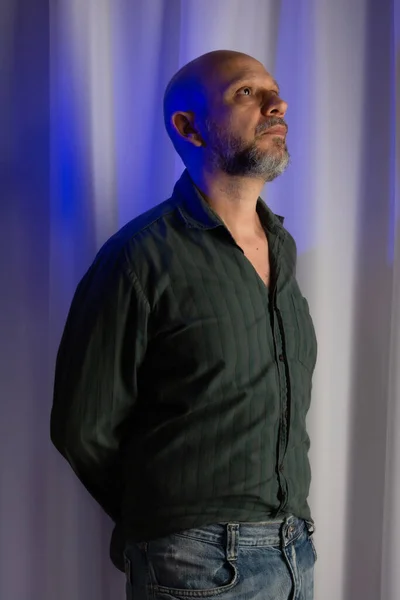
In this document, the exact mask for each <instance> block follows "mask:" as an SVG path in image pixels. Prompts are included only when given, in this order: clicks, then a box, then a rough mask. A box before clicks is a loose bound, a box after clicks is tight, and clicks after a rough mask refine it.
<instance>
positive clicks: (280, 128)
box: [263, 125, 287, 136]
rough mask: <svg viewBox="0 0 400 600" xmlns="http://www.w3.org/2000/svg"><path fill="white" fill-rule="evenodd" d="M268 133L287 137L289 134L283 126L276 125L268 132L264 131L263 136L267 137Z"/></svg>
mask: <svg viewBox="0 0 400 600" xmlns="http://www.w3.org/2000/svg"><path fill="white" fill-rule="evenodd" d="M267 133H270V134H272V135H283V136H285V135H286V134H287V129H286V127H284V126H283V125H274V127H269V128H268V129H267V130H266V131H264V134H263V135H266V134H267Z"/></svg>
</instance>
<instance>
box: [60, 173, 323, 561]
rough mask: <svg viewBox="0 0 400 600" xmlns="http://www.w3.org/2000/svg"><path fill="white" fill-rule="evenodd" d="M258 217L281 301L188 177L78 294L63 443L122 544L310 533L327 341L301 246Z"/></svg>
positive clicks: (133, 228)
mask: <svg viewBox="0 0 400 600" xmlns="http://www.w3.org/2000/svg"><path fill="white" fill-rule="evenodd" d="M257 211H258V214H259V216H260V219H261V222H262V224H263V226H264V228H265V231H266V234H267V237H268V242H269V248H270V260H271V273H272V284H271V288H270V289H268V288H267V287H266V286H265V284H264V283H263V281H262V280H261V279H260V277H259V276H258V275H257V273H256V271H255V269H254V268H253V266H252V264H251V263H250V262H249V261H248V259H247V258H246V257H245V255H244V253H243V251H242V250H241V248H240V247H239V246H238V245H237V244H236V242H235V241H234V239H233V238H232V236H231V235H230V233H229V231H228V230H227V228H226V227H225V226H224V224H223V223H222V221H221V220H220V219H219V218H218V217H217V216H216V215H215V213H214V212H213V211H212V210H211V209H210V208H209V206H208V205H207V203H206V202H205V201H204V200H203V199H202V197H201V196H200V194H199V193H198V192H197V190H196V188H195V187H194V185H193V184H192V182H191V180H190V178H189V175H188V173H187V172H186V171H185V172H184V174H183V175H182V177H181V179H180V180H179V181H178V183H177V184H176V186H175V189H174V193H173V195H172V197H171V198H170V199H169V200H167V201H166V202H164V203H162V204H160V205H159V206H156V207H155V208H154V209H152V210H150V211H148V212H146V213H145V214H143V215H141V216H139V217H138V218H136V219H134V220H133V221H131V222H130V223H128V224H127V225H126V226H125V227H124V228H123V229H121V230H120V231H119V232H118V233H117V234H116V235H114V236H113V237H112V238H111V239H110V240H109V241H108V242H107V243H106V244H105V245H104V246H103V248H102V249H101V250H100V252H99V253H98V255H97V257H96V259H95V260H94V263H93V264H92V266H91V267H90V269H89V271H88V272H87V274H86V275H85V276H84V278H83V279H82V281H81V282H80V284H79V286H78V288H77V291H76V293H75V296H74V299H73V302H72V306H71V309H70V313H69V316H68V319H67V323H66V327H65V331H64V335H63V338H62V341H61V345H60V349H59V353H58V357H57V367H56V378H55V390H54V404H53V410H52V418H51V435H52V440H53V443H54V444H55V446H56V447H57V448H58V450H59V451H60V452H61V453H62V454H63V455H64V456H65V457H66V458H67V460H68V461H69V462H70V464H71V466H72V467H73V469H74V470H75V472H76V474H77V475H78V477H79V478H80V479H81V481H82V482H83V484H84V485H85V486H86V488H87V489H88V490H89V492H90V493H91V494H92V495H93V496H94V498H95V499H96V500H97V501H98V503H99V504H100V505H101V506H102V507H103V508H104V510H105V511H106V512H107V513H108V514H109V515H110V516H111V517H112V519H113V520H114V521H115V523H116V524H117V529H116V532H117V533H116V535H115V536H114V540H117V539H119V540H120V542H121V540H123V539H128V538H129V539H130V540H132V541H139V540H147V539H152V538H156V537H160V536H163V535H167V534H168V533H171V532H175V531H179V530H183V529H188V528H192V527H199V526H204V525H207V524H211V523H218V522H237V521H265V520H267V519H268V518H269V517H277V516H284V515H285V514H288V513H292V514H294V515H296V516H297V517H299V518H304V519H310V520H311V516H310V510H309V506H308V504H307V497H308V493H309V485H310V466H309V460H308V449H309V437H308V435H307V432H306V423H305V421H306V413H307V411H308V409H309V405H310V396H311V378H312V373H313V370H314V366H315V361H316V338H315V333H314V328H313V324H312V320H311V317H310V314H309V309H308V305H307V301H306V300H305V298H304V297H303V295H302V293H301V291H300V289H299V286H298V284H297V282H296V279H295V265H296V246H295V242H294V240H293V238H292V237H291V235H290V234H289V233H288V232H287V231H286V230H285V229H284V227H283V224H282V219H281V218H279V217H277V216H275V215H274V214H273V213H272V212H271V211H270V210H269V209H268V208H267V206H266V205H265V204H264V202H263V201H262V200H261V199H260V200H259V201H258V204H257ZM114 544H115V546H116V545H117V541H114ZM112 554H113V556H114V560H115V562H116V564H117V566H119V567H120V568H123V566H122V563H120V562H119V561H120V559H119V558H118V556H117V554H118V552H116V548H114V551H113V550H112Z"/></svg>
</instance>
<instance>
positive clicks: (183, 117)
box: [171, 112, 204, 147]
mask: <svg viewBox="0 0 400 600" xmlns="http://www.w3.org/2000/svg"><path fill="white" fill-rule="evenodd" d="M171 126H172V128H173V129H174V131H175V132H176V133H177V134H178V135H179V137H181V138H183V140H184V141H185V142H190V143H191V144H193V145H194V146H197V147H200V146H203V145H204V142H203V139H202V137H201V135H200V133H199V132H198V131H197V129H196V127H195V125H194V114H193V113H191V112H176V113H174V114H173V115H172V117H171Z"/></svg>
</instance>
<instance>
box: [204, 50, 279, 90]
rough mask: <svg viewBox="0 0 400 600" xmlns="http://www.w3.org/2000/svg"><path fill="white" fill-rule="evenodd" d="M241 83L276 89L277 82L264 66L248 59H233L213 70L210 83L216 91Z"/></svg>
mask: <svg viewBox="0 0 400 600" xmlns="http://www.w3.org/2000/svg"><path fill="white" fill-rule="evenodd" d="M241 82H243V83H245V82H248V83H250V82H254V83H258V84H260V85H265V86H268V87H271V86H275V87H278V84H277V82H276V81H275V79H274V78H273V77H272V75H271V74H270V73H268V71H267V70H266V68H265V67H264V65H263V64H262V63H260V62H258V61H257V60H255V59H253V58H250V57H249V58H248V57H244V58H239V59H233V60H230V61H227V62H226V63H225V64H223V65H221V66H220V67H219V68H217V69H216V70H215V72H214V77H213V82H212V83H213V87H214V88H216V89H217V90H218V91H225V90H228V89H229V88H230V87H232V86H235V85H238V84H240V83H241Z"/></svg>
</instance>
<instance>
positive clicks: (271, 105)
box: [262, 94, 288, 118]
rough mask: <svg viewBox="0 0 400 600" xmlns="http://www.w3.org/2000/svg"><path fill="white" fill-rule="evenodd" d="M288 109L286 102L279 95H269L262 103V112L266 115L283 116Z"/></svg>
mask: <svg viewBox="0 0 400 600" xmlns="http://www.w3.org/2000/svg"><path fill="white" fill-rule="evenodd" d="M287 109H288V104H287V102H285V101H284V100H282V98H281V97H280V96H277V95H276V94H274V95H273V96H270V97H269V98H268V99H267V100H266V101H265V103H264V106H263V110H262V113H263V114H264V115H265V116H267V117H281V118H283V117H284V116H285V114H286V111H287Z"/></svg>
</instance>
